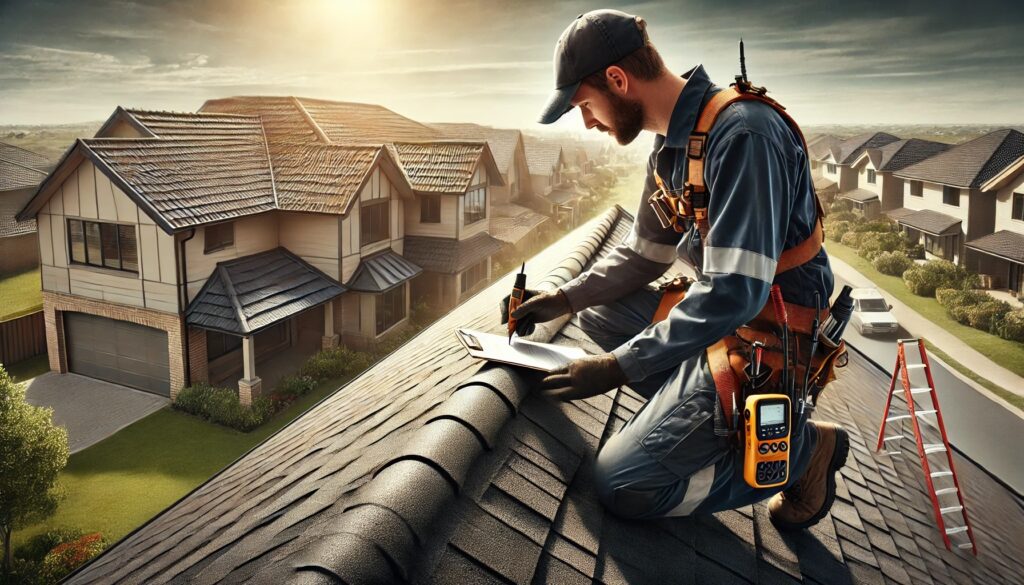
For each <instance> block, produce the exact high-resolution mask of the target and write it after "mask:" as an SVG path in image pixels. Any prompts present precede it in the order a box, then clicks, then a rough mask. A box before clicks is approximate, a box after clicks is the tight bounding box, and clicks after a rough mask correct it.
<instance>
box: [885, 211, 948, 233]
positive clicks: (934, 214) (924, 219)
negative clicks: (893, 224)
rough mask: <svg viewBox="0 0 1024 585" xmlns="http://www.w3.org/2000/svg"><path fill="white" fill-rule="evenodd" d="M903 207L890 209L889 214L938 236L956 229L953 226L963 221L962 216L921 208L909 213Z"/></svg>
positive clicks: (907, 224) (917, 228) (903, 222)
mask: <svg viewBox="0 0 1024 585" xmlns="http://www.w3.org/2000/svg"><path fill="white" fill-rule="evenodd" d="M903 209H905V208H900V209H899V210H893V211H890V212H889V216H890V217H892V218H893V219H895V220H896V221H898V222H899V223H901V224H904V225H906V226H908V227H911V228H914V229H916V230H921V231H922V232H927V233H929V234H932V235H936V236H940V235H944V234H946V233H947V232H951V231H954V229H953V228H957V226H959V225H960V223H961V220H960V218H957V217H953V216H951V215H946V214H945V213H939V212H938V211H932V210H931V209H919V210H915V211H910V212H909V213H904V212H903V211H902V210H903ZM894 212H895V213H894Z"/></svg>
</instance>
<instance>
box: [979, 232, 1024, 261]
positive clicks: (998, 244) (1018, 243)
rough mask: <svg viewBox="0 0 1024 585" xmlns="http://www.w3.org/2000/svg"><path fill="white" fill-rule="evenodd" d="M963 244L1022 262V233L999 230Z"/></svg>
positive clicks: (1023, 240)
mask: <svg viewBox="0 0 1024 585" xmlns="http://www.w3.org/2000/svg"><path fill="white" fill-rule="evenodd" d="M965 245H966V246H967V247H968V248H974V249H975V250H980V251H982V252H985V253H987V254H992V255H993V256H999V257H1000V258H1005V259H1007V260H1012V261H1014V262H1019V263H1021V264H1024V234H1019V233H1017V232H1011V231H1009V230H999V231H998V232H996V233H994V234H988V235H986V236H982V237H980V238H978V239H976V240H971V241H969V242H967V244H965Z"/></svg>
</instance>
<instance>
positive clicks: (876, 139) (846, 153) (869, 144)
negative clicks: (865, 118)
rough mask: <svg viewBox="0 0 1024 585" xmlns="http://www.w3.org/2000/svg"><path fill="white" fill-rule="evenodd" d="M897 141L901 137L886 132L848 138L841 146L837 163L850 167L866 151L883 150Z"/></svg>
mask: <svg viewBox="0 0 1024 585" xmlns="http://www.w3.org/2000/svg"><path fill="white" fill-rule="evenodd" d="M897 140H899V137H897V136H893V135H892V134H886V133H885V132H868V133H866V134H860V135H858V136H854V137H853V138H847V139H846V140H844V141H842V142H841V143H840V144H839V159H838V160H837V161H836V162H838V163H839V164H844V165H848V164H850V163H852V162H853V161H854V160H856V159H857V157H858V156H860V154H861V153H862V152H864V150H865V149H867V148H881V147H883V146H885V145H886V144H889V143H892V142H896V141H897Z"/></svg>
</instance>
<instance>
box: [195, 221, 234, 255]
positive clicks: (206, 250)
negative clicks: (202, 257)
mask: <svg viewBox="0 0 1024 585" xmlns="http://www.w3.org/2000/svg"><path fill="white" fill-rule="evenodd" d="M225 228H228V229H229V230H230V232H231V237H230V238H229V239H224V238H221V239H220V240H214V243H213V245H212V246H211V245H210V237H209V236H210V230H211V229H212V230H215V231H214V233H215V234H216V233H219V232H220V231H221V230H224V229H225ZM234 245H235V222H233V221H226V222H223V223H216V224H212V225H207V226H204V227H203V254H212V253H214V252H216V251H218V250H223V249H225V248H230V247H232V246H234Z"/></svg>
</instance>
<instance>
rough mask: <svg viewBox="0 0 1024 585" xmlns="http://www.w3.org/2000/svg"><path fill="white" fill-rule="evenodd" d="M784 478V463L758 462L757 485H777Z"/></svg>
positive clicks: (783, 461)
mask: <svg viewBox="0 0 1024 585" xmlns="http://www.w3.org/2000/svg"><path fill="white" fill-rule="evenodd" d="M785 478H786V461H785V460H782V461H758V462H757V483H762V484H768V483H778V482H780V481H782V480H784V479H785Z"/></svg>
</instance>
